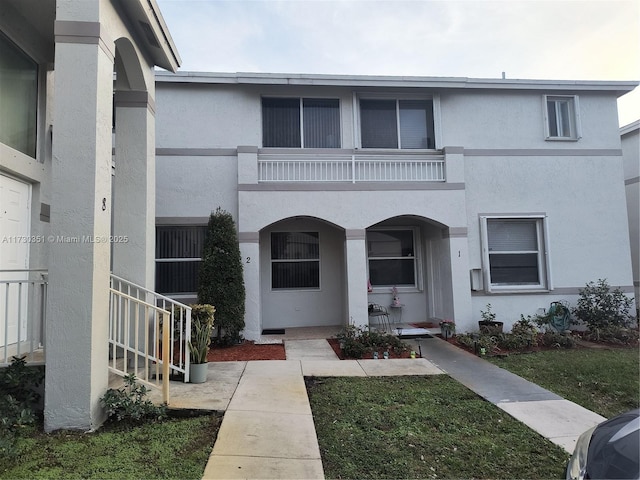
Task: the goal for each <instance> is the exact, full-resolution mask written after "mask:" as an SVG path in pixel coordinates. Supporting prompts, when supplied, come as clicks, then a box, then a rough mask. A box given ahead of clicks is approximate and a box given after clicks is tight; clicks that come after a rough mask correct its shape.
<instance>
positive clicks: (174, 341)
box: [109, 274, 191, 382]
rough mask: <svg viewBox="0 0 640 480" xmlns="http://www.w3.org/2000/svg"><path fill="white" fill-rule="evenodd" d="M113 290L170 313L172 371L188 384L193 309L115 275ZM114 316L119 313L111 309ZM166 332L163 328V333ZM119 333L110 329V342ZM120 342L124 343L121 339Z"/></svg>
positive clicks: (112, 280) (112, 277)
mask: <svg viewBox="0 0 640 480" xmlns="http://www.w3.org/2000/svg"><path fill="white" fill-rule="evenodd" d="M111 288H112V289H114V290H116V291H118V292H122V293H124V294H126V295H130V296H131V297H134V298H136V299H139V300H142V301H144V302H147V303H149V304H151V305H155V306H157V307H159V308H161V309H162V310H166V311H168V312H169V315H170V316H169V325H170V328H168V329H166V330H168V332H169V350H170V351H169V358H170V362H169V363H170V371H171V372H174V373H180V374H182V375H183V379H184V381H185V382H188V381H189V363H190V358H189V340H190V339H191V307H189V306H188V305H185V304H183V303H180V302H178V301H176V300H173V299H171V298H169V297H166V296H164V295H161V294H159V293H157V292H154V291H152V290H149V289H148V288H145V287H143V286H141V285H137V284H135V283H133V282H130V281H129V280H126V279H124V278H122V277H119V276H117V275H114V274H111ZM112 314H113V315H116V314H118V312H112V309H110V316H111V315H112ZM110 323H111V322H110ZM163 325H166V323H163ZM164 330H165V329H164V328H163V329H162V332H163V333H164ZM117 333H118V331H117V330H114V331H112V330H111V329H110V330H109V341H111V340H112V338H113V339H114V340H116V339H115V337H112V334H113V335H116V334H117ZM121 333H122V332H121ZM118 340H119V341H122V339H121V338H120V339H118ZM163 358H164V357H163Z"/></svg>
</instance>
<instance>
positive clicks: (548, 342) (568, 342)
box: [540, 331, 576, 348]
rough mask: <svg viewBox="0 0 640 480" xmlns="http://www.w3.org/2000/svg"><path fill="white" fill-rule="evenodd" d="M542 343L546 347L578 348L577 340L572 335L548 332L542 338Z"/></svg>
mask: <svg viewBox="0 0 640 480" xmlns="http://www.w3.org/2000/svg"><path fill="white" fill-rule="evenodd" d="M540 343H541V344H542V345H544V346H545V347H556V348H573V347H575V346H576V340H575V338H574V337H573V336H572V335H570V334H564V333H560V332H554V331H547V332H544V333H543V334H542V335H541V336H540Z"/></svg>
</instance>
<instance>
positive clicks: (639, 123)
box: [620, 119, 640, 136]
mask: <svg viewBox="0 0 640 480" xmlns="http://www.w3.org/2000/svg"><path fill="white" fill-rule="evenodd" d="M636 130H640V119H638V120H636V121H635V122H631V123H629V124H627V125H624V126H622V127H620V135H621V136H622V135H626V134H627V133H631V132H634V131H636Z"/></svg>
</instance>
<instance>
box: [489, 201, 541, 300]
mask: <svg viewBox="0 0 640 480" xmlns="http://www.w3.org/2000/svg"><path fill="white" fill-rule="evenodd" d="M489 220H535V222H536V235H537V238H536V240H537V243H538V250H537V256H538V278H539V283H538V284H537V285H531V284H530V285H516V284H497V283H492V282H491V264H490V258H489V256H490V252H489V236H488V226H487V224H488V221H489ZM548 231H549V228H548V222H547V216H546V215H545V214H529V215H526V214H525V215H481V216H480V241H481V246H482V271H483V277H484V285H485V291H486V292H490V293H500V292H541V291H550V290H553V283H552V278H551V269H550V255H549V236H548ZM509 253H532V252H529V251H527V252H509Z"/></svg>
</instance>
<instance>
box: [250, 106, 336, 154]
mask: <svg viewBox="0 0 640 480" xmlns="http://www.w3.org/2000/svg"><path fill="white" fill-rule="evenodd" d="M265 98H268V99H274V100H277V99H282V100H298V101H299V110H298V112H299V115H300V146H299V147H264V125H262V122H263V121H264V120H263V118H264V117H263V116H262V100H263V99H265ZM305 100H337V101H338V122H339V125H338V135H339V137H340V138H338V146H337V147H326V148H330V149H332V150H335V149H339V148H342V111H341V104H342V102H341V99H340V98H338V97H315V96H305V97H298V96H294V97H282V96H272V95H263V96H261V97H260V129H261V132H262V138H261V140H260V141H261V143H262V145H263V148H292V149H293V148H316V147H307V146H305V144H304V101H305Z"/></svg>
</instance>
